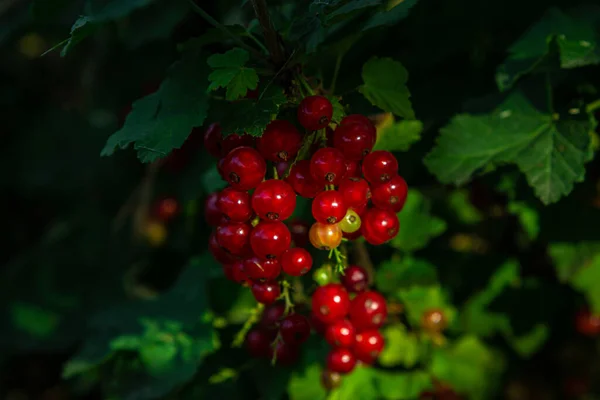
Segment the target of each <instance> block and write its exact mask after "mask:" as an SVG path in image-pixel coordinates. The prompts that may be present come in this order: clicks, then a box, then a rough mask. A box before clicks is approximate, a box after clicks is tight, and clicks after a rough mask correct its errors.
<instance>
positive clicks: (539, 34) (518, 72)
mask: <svg viewBox="0 0 600 400" xmlns="http://www.w3.org/2000/svg"><path fill="white" fill-rule="evenodd" d="M598 39H599V38H598V35H597V33H596V29H595V27H594V23H593V21H592V20H590V19H588V18H586V17H585V16H584V17H581V16H580V17H577V16H570V15H567V14H565V13H563V12H562V11H560V10H559V9H558V8H554V7H553V8H550V9H549V10H548V11H547V12H546V14H545V15H544V16H543V17H542V18H541V19H540V20H539V21H538V22H537V23H536V24H534V25H533V26H532V27H531V28H530V29H529V30H528V31H527V32H526V33H525V34H524V35H523V36H521V37H520V38H519V39H518V40H517V41H516V42H515V43H514V44H513V45H512V46H511V47H510V48H509V53H510V55H509V56H508V58H507V59H506V61H505V63H504V64H502V65H501V66H500V67H499V68H498V72H497V73H496V82H497V84H498V87H499V88H500V90H501V91H504V90H507V89H509V88H510V87H512V86H513V84H514V83H515V82H516V81H517V80H518V79H519V77H521V76H522V75H524V74H527V73H530V72H532V71H533V70H534V69H535V68H536V67H537V66H538V65H539V64H540V63H541V62H542V61H543V60H544V57H546V56H547V55H548V54H549V52H550V49H551V44H552V43H553V42H554V41H556V44H557V45H558V51H559V55H560V66H561V68H577V67H582V66H585V65H590V64H598V63H600V40H598Z"/></svg>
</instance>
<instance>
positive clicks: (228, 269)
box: [221, 264, 235, 282]
mask: <svg viewBox="0 0 600 400" xmlns="http://www.w3.org/2000/svg"><path fill="white" fill-rule="evenodd" d="M221 267H222V269H223V274H224V275H225V278H227V279H228V280H230V281H232V282H235V279H233V264H222V265H221Z"/></svg>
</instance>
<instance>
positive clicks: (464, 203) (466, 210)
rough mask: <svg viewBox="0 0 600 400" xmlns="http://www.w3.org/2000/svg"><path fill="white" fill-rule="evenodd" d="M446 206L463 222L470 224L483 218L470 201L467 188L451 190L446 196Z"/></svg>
mask: <svg viewBox="0 0 600 400" xmlns="http://www.w3.org/2000/svg"><path fill="white" fill-rule="evenodd" d="M448 206H449V207H450V209H451V210H452V212H453V214H454V215H455V216H456V218H457V219H458V220H459V221H460V222H462V223H463V224H467V225H471V224H476V223H478V222H481V221H482V220H483V214H482V213H481V211H479V209H477V207H475V206H474V205H473V203H471V200H470V199H469V191H468V190H464V189H459V190H453V191H452V193H450V196H448Z"/></svg>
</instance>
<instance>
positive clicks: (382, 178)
mask: <svg viewBox="0 0 600 400" xmlns="http://www.w3.org/2000/svg"><path fill="white" fill-rule="evenodd" d="M362 170H363V175H364V177H365V179H366V180H368V181H369V183H372V184H374V185H376V184H379V183H384V182H387V181H389V180H390V179H392V178H393V177H395V176H396V175H398V160H396V157H394V155H393V154H392V153H390V152H389V151H385V150H377V151H374V152H372V153H369V154H367V156H366V157H365V159H364V160H363V162H362Z"/></svg>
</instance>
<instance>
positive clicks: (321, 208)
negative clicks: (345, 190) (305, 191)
mask: <svg viewBox="0 0 600 400" xmlns="http://www.w3.org/2000/svg"><path fill="white" fill-rule="evenodd" d="M347 211H348V206H347V205H346V203H345V201H344V197H343V195H342V194H341V193H340V192H338V191H337V190H327V191H325V192H323V193H319V194H318V195H317V197H315V199H314V200H313V202H312V214H313V217H314V218H315V219H316V220H317V221H318V222H320V223H322V224H335V223H338V222H340V221H341V220H342V218H344V216H345V215H346V212H347Z"/></svg>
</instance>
